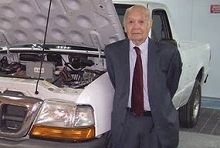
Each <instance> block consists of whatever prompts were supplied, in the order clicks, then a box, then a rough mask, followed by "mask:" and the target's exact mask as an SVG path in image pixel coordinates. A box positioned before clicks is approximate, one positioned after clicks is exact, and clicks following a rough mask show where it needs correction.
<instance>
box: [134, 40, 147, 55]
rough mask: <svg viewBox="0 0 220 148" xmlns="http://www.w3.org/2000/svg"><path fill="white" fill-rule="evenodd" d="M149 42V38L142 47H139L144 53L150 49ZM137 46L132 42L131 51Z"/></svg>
mask: <svg viewBox="0 0 220 148" xmlns="http://www.w3.org/2000/svg"><path fill="white" fill-rule="evenodd" d="M148 42H149V38H147V39H146V40H145V41H144V42H143V43H142V44H141V45H139V46H137V47H139V49H140V50H141V51H142V52H143V51H147V49H148ZM135 46H136V45H134V43H133V42H132V41H131V40H130V49H131V50H132V49H133V47H135Z"/></svg>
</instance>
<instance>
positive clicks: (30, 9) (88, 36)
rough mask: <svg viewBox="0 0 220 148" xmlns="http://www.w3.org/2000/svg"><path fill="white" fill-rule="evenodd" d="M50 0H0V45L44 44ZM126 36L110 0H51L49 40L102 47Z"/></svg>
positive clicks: (47, 41)
mask: <svg viewBox="0 0 220 148" xmlns="http://www.w3.org/2000/svg"><path fill="white" fill-rule="evenodd" d="M49 4H50V0H1V1H0V46H1V47H2V46H9V47H10V46H17V45H25V44H43V43H44V36H45V30H46V24H47V18H48V10H49ZM123 38H124V32H123V29H122V26H121V24H120V21H119V18H118V16H117V13H116V11H115V8H114V5H113V3H112V1H111V0H52V5H51V11H50V16H49V25H48V29H47V36H46V44H55V45H56V44H57V45H73V46H81V47H91V48H96V49H99V50H101V49H103V48H104V47H105V46H106V45H107V44H109V43H112V42H115V41H117V40H121V39H123Z"/></svg>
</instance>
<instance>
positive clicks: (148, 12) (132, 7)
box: [123, 5, 151, 27]
mask: <svg viewBox="0 0 220 148" xmlns="http://www.w3.org/2000/svg"><path fill="white" fill-rule="evenodd" d="M134 8H139V9H143V10H144V11H145V14H146V16H150V10H149V9H148V8H146V7H144V6H143V5H134V6H131V7H130V8H127V9H126V11H125V15H124V19H123V26H124V27H125V24H126V19H127V17H128V14H129V12H130V11H131V10H132V9H134ZM150 20H151V19H150V17H149V21H148V22H149V23H150Z"/></svg>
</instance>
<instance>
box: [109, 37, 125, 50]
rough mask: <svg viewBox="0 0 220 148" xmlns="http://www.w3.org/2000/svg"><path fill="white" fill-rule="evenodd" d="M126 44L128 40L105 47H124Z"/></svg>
mask: <svg viewBox="0 0 220 148" xmlns="http://www.w3.org/2000/svg"><path fill="white" fill-rule="evenodd" d="M127 43H129V40H128V39H123V40H119V41H116V42H114V43H111V44H108V45H107V46H106V47H107V48H114V47H120V46H125V45H126V44H127Z"/></svg>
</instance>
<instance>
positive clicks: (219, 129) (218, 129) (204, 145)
mask: <svg viewBox="0 0 220 148" xmlns="http://www.w3.org/2000/svg"><path fill="white" fill-rule="evenodd" d="M178 148H220V100H218V99H217V100H216V99H207V98H205V99H202V108H201V112H200V117H199V121H198V123H197V125H196V126H195V127H193V128H190V129H186V128H181V129H180V142H179V147H178Z"/></svg>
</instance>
